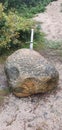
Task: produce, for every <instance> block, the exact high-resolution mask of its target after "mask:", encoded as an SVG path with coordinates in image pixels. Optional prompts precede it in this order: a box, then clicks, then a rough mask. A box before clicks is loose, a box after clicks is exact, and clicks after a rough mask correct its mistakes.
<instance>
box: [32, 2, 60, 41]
mask: <svg viewBox="0 0 62 130" xmlns="http://www.w3.org/2000/svg"><path fill="white" fill-rule="evenodd" d="M34 19H35V20H36V21H38V22H39V25H40V27H41V29H42V31H43V32H45V34H46V38H47V39H48V40H53V41H54V40H62V0H57V1H54V2H52V3H50V4H49V5H48V6H47V8H46V11H45V12H44V13H40V14H38V15H37V16H35V18H34Z"/></svg>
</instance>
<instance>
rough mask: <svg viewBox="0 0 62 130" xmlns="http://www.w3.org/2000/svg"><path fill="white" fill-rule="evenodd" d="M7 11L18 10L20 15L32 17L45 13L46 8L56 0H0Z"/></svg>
mask: <svg viewBox="0 0 62 130" xmlns="http://www.w3.org/2000/svg"><path fill="white" fill-rule="evenodd" d="M0 1H1V2H2V3H3V4H4V6H5V10H6V11H8V10H9V9H12V10H17V11H18V12H19V13H20V15H24V16H25V17H32V16H33V14H36V13H39V12H44V10H45V6H46V5H47V4H49V3H50V2H52V1H54V0H0Z"/></svg>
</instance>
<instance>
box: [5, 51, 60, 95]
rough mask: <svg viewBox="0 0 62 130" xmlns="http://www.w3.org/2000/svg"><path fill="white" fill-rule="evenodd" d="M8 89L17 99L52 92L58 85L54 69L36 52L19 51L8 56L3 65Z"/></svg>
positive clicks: (57, 76) (56, 73) (57, 75)
mask: <svg viewBox="0 0 62 130" xmlns="http://www.w3.org/2000/svg"><path fill="white" fill-rule="evenodd" d="M5 73H6V76H7V80H8V84H9V87H11V88H12V91H13V93H14V94H15V95H16V96H18V97H25V96H29V95H32V94H36V93H44V92H47V91H50V90H52V89H53V88H55V87H56V86H57V84H58V79H59V74H58V71H57V70H56V68H55V67H54V66H53V65H51V64H50V63H48V61H47V60H46V59H45V58H44V57H43V56H41V55H40V54H39V53H38V52H36V51H33V50H30V49H19V50H18V51H16V52H14V53H13V54H12V55H10V56H9V57H8V58H7V60H6V63H5Z"/></svg>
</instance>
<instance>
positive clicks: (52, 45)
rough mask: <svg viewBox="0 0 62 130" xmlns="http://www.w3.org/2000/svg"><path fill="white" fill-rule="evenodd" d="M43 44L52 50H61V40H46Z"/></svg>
mask: <svg viewBox="0 0 62 130" xmlns="http://www.w3.org/2000/svg"><path fill="white" fill-rule="evenodd" d="M45 46H46V48H49V49H53V50H58V49H59V50H62V41H46V42H45Z"/></svg>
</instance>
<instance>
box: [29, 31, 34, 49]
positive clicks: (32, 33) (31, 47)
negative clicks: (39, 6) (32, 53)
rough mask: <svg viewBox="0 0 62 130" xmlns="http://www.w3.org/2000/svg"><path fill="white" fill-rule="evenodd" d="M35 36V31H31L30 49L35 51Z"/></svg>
mask: <svg viewBox="0 0 62 130" xmlns="http://www.w3.org/2000/svg"><path fill="white" fill-rule="evenodd" d="M33 36H34V29H31V40H30V49H31V50H33Z"/></svg>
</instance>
